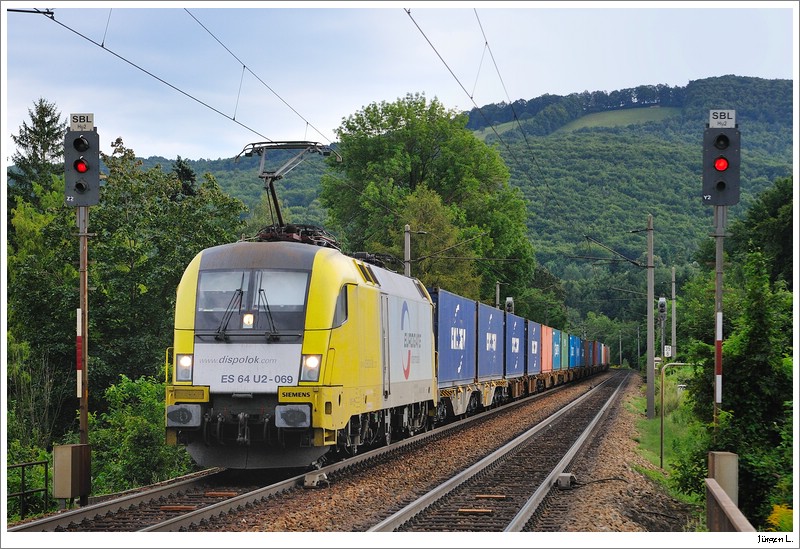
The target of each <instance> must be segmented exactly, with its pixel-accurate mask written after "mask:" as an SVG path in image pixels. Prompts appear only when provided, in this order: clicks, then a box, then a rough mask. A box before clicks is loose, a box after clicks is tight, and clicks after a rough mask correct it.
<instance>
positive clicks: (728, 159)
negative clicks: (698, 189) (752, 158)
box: [703, 111, 741, 206]
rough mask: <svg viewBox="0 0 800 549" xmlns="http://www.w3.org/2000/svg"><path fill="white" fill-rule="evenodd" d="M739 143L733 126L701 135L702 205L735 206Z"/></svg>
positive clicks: (736, 199)
mask: <svg viewBox="0 0 800 549" xmlns="http://www.w3.org/2000/svg"><path fill="white" fill-rule="evenodd" d="M713 112H722V113H724V112H729V111H712V113H713ZM740 142H741V136H740V134H739V130H738V129H736V127H735V126H733V127H716V126H710V127H708V128H706V130H705V133H704V134H703V204H708V205H712V206H733V205H735V204H738V203H739V167H740V164H741V147H740Z"/></svg>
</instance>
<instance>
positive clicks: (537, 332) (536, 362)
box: [527, 320, 542, 376]
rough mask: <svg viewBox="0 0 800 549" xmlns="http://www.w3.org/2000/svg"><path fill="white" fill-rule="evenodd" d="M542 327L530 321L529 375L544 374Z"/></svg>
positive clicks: (528, 337) (528, 336)
mask: <svg viewBox="0 0 800 549" xmlns="http://www.w3.org/2000/svg"><path fill="white" fill-rule="evenodd" d="M541 337H542V325H541V324H539V323H538V322H534V321H532V320H529V321H528V334H527V341H528V344H527V347H528V370H527V371H528V375H529V376H532V375H536V374H540V373H541V372H542V353H541V346H542V341H541Z"/></svg>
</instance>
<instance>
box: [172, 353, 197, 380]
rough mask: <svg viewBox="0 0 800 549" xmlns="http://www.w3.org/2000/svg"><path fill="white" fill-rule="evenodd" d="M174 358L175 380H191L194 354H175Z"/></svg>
mask: <svg viewBox="0 0 800 549" xmlns="http://www.w3.org/2000/svg"><path fill="white" fill-rule="evenodd" d="M175 359H176V360H175V381H192V365H193V364H194V356H193V355H177V356H176V357H175Z"/></svg>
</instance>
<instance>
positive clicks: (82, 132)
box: [54, 113, 100, 506]
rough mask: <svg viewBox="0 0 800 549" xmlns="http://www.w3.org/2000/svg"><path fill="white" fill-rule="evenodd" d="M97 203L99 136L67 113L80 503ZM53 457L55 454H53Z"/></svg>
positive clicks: (85, 494)
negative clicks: (75, 252) (75, 244)
mask: <svg viewBox="0 0 800 549" xmlns="http://www.w3.org/2000/svg"><path fill="white" fill-rule="evenodd" d="M99 202H100V137H99V135H98V134H97V128H95V127H94V114H92V113H81V114H72V115H70V129H69V131H68V132H67V135H66V136H65V137H64V203H65V204H66V205H67V206H71V207H75V208H76V222H77V223H76V224H77V225H78V237H79V239H80V241H79V247H80V272H79V274H80V296H79V300H80V304H79V307H78V311H77V331H76V339H75V355H76V356H75V359H76V360H75V362H76V377H77V380H76V381H77V383H76V393H77V397H78V398H79V399H80V444H77V445H74V446H76V447H77V448H76V449H77V450H78V453H77V456H78V457H77V459H76V462H74V463H71V466H72V467H73V470H72V471H71V472H70V473H69V474H71V475H73V476H72V478H78V479H79V482H78V494H77V495H79V496H80V504H81V506H84V505H87V504H88V502H89V493H90V492H91V475H90V471H91V466H90V464H91V446H90V445H89V377H88V358H89V276H88V274H89V273H88V269H89V267H88V265H89V206H94V205H97V204H98V203H99ZM54 460H55V457H54Z"/></svg>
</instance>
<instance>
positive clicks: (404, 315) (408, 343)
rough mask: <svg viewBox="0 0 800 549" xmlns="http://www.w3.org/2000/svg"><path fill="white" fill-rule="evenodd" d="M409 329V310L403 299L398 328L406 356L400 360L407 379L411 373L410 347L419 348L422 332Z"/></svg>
mask: <svg viewBox="0 0 800 549" xmlns="http://www.w3.org/2000/svg"><path fill="white" fill-rule="evenodd" d="M410 329H411V312H410V311H409V309H408V302H406V301H403V310H402V312H401V313H400V330H401V331H402V332H403V350H405V351H406V357H405V359H404V360H402V363H403V376H404V377H405V378H406V379H408V376H409V374H410V373H411V351H412V349H419V348H420V347H422V334H420V333H419V332H412V331H410Z"/></svg>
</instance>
